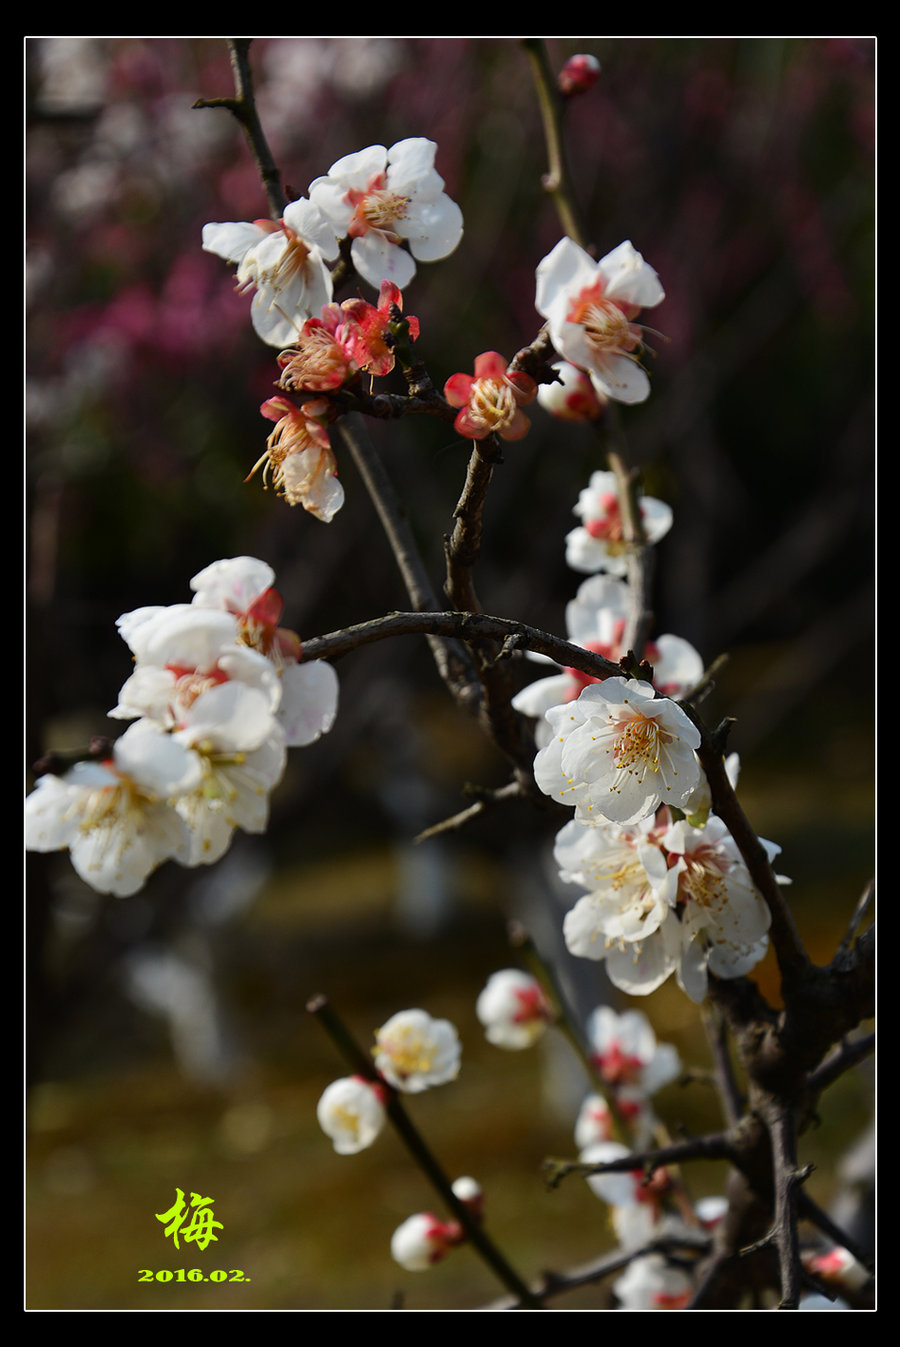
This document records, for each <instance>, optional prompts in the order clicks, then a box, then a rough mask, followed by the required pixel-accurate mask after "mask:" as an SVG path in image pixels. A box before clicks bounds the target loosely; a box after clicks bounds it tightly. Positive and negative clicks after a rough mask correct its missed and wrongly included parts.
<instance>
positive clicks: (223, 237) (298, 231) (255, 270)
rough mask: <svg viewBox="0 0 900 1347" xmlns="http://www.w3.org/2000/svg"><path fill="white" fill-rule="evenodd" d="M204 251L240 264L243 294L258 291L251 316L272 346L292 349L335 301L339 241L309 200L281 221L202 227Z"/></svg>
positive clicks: (259, 333)
mask: <svg viewBox="0 0 900 1347" xmlns="http://www.w3.org/2000/svg"><path fill="white" fill-rule="evenodd" d="M203 250H204V252H208V253H215V254H216V256H217V257H224V258H225V260H226V262H235V263H237V266H238V270H237V284H238V289H239V290H251V289H252V290H255V291H256V293H255V294H254V296H253V303H252V305H251V307H250V316H251V319H252V321H253V327H254V330H255V331H256V333H257V336H259V337H261V338H262V340H263V341H264V342H266V343H267V345H269V346H277V347H279V348H281V347H284V346H289V345H290V343H291V342H292V341H293V340H294V337H295V336H296V335H297V332H298V331H299V329H300V328H301V327H302V326H303V324H304V322H305V321H306V319H307V318H310V317H312V316H313V315H318V314H319V313H320V312H321V310H322V306H323V305H325V304H328V303H330V302H331V295H332V284H331V272H330V271H329V270H328V267H327V266H326V265H325V262H326V260H328V261H333V260H334V259H335V258H336V257H337V255H338V239H337V236H336V235H335V233H334V230H333V229H332V228H331V226H330V225H329V223H328V222H327V220H326V219H325V218H324V216H323V215H322V214H321V212H320V211H319V210H318V209H317V208H316V206H314V205H313V204H312V203H311V202H310V201H307V200H306V199H305V198H301V199H300V200H299V201H292V202H291V203H290V205H288V206H286V207H285V211H284V216H283V217H282V219H281V221H280V222H279V223H276V222H275V221H273V220H255V221H254V222H253V223H252V224H251V223H245V222H233V223H228V224H207V225H204V226H203Z"/></svg>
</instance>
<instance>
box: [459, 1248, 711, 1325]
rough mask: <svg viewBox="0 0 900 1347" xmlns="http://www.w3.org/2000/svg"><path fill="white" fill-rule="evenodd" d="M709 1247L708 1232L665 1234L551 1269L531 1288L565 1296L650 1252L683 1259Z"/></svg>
mask: <svg viewBox="0 0 900 1347" xmlns="http://www.w3.org/2000/svg"><path fill="white" fill-rule="evenodd" d="M708 1248H709V1236H708V1235H704V1234H697V1235H693V1234H688V1233H687V1231H685V1233H684V1234H683V1235H671V1236H669V1235H666V1236H663V1237H662V1238H660V1239H654V1240H651V1241H650V1243H649V1244H644V1245H642V1246H641V1247H640V1248H638V1249H616V1251H615V1252H614V1253H607V1254H603V1256H602V1257H600V1258H594V1259H592V1260H591V1261H590V1262H588V1263H582V1264H580V1265H579V1266H578V1267H573V1268H569V1269H568V1271H567V1272H553V1271H549V1270H548V1271H546V1272H544V1273H543V1275H542V1276H541V1278H540V1280H539V1281H536V1282H534V1283H533V1285H532V1288H531V1290H532V1293H533V1294H534V1295H536V1296H540V1298H541V1300H551V1299H553V1298H555V1297H556V1296H561V1295H565V1294H566V1292H567V1291H577V1290H578V1288H579V1287H580V1286H590V1285H592V1284H593V1283H594V1282H599V1281H603V1279H604V1278H605V1277H611V1276H612V1274H613V1273H614V1272H619V1271H620V1270H621V1269H622V1268H624V1267H628V1265H629V1263H633V1262H635V1260H636V1259H638V1258H648V1257H649V1256H650V1255H651V1254H663V1255H664V1256H667V1257H673V1258H678V1257H681V1258H683V1257H684V1256H685V1255H687V1256H689V1257H696V1255H698V1254H702V1253H704V1252H705V1251H706V1249H708ZM481 1308H482V1309H483V1310H509V1309H514V1308H515V1305H514V1304H513V1303H512V1302H510V1301H509V1300H494V1301H492V1302H491V1303H490V1304H489V1305H482V1306H481Z"/></svg>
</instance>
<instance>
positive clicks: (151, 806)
mask: <svg viewBox="0 0 900 1347" xmlns="http://www.w3.org/2000/svg"><path fill="white" fill-rule="evenodd" d="M202 775H203V764H202V760H201V759H200V757H199V756H198V754H196V753H194V752H192V751H191V750H190V749H189V748H187V747H185V745H184V744H181V743H178V742H177V741H176V739H175V738H173V736H172V735H170V734H167V733H166V732H165V731H164V730H163V729H162V728H161V727H160V726H159V725H157V724H155V723H154V722H153V721H149V720H138V721H136V722H135V724H134V725H131V726H129V728H128V729H127V730H126V731H125V733H124V734H123V735H122V737H121V738H120V739H119V740H117V742H116V743H115V744H114V745H113V749H112V755H111V757H110V758H109V759H108V760H107V761H105V762H98V761H92V762H79V763H77V764H76V765H75V766H74V767H73V768H72V769H71V770H70V771H69V772H67V773H66V774H65V776H62V777H59V776H52V775H46V776H42V777H40V779H39V780H38V781H37V783H36V785H35V789H34V790H33V791H32V793H31V794H30V795H29V797H28V799H27V800H26V802H25V845H26V847H27V848H28V850H29V851H60V850H62V849H63V848H65V847H68V848H69V854H70V856H71V859H72V864H73V865H74V867H75V869H76V870H77V872H78V874H79V875H80V876H81V878H82V879H83V880H84V881H85V882H86V883H87V884H90V886H91V888H93V889H96V890H97V891H98V892H99V893H112V894H115V895H116V896H117V897H120V898H124V897H127V896H129V895H130V894H133V893H136V892H137V891H138V889H140V888H141V887H142V886H143V884H144V883H145V881H146V879H147V877H148V876H149V875H150V874H151V872H152V871H153V870H155V869H156V868H157V866H158V865H160V864H161V863H162V862H163V861H165V860H169V859H176V860H179V861H181V862H182V864H186V863H187V857H188V855H189V851H190V834H189V830H188V828H187V826H186V825H185V823H184V822H183V820H182V819H181V817H180V816H179V814H178V813H177V812H176V810H175V808H174V807H173V803H174V802H175V801H177V799H178V798H179V797H180V796H183V795H184V794H185V793H187V792H189V791H192V790H194V789H195V788H196V787H197V786H198V785H199V783H200V781H201V779H202Z"/></svg>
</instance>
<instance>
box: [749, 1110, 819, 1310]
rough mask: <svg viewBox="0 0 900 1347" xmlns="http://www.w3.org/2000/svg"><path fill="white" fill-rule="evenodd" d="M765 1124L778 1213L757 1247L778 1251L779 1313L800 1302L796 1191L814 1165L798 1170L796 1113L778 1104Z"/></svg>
mask: <svg viewBox="0 0 900 1347" xmlns="http://www.w3.org/2000/svg"><path fill="white" fill-rule="evenodd" d="M767 1113H768V1116H767V1118H766V1125H767V1128H768V1132H769V1138H770V1141H771V1144H772V1181H773V1185H774V1190H775V1193H774V1197H775V1211H774V1217H773V1222H772V1229H771V1230H770V1232H769V1234H768V1235H767V1236H766V1237H765V1238H764V1239H763V1240H761V1241H759V1242H758V1243H757V1244H756V1245H754V1246H753V1247H754V1248H760V1247H763V1245H765V1244H766V1243H769V1242H771V1243H773V1244H774V1245H775V1247H776V1249H777V1250H778V1267H779V1271H780V1274H781V1303H780V1304H779V1306H778V1308H779V1309H780V1310H795V1309H796V1308H797V1305H798V1304H799V1301H800V1290H801V1287H802V1284H803V1267H802V1264H801V1262H800V1240H799V1237H798V1234H797V1189H798V1187H799V1185H800V1184H801V1183H803V1182H804V1180H805V1179H806V1178H808V1176H809V1174H810V1172H811V1170H812V1166H811V1165H807V1166H806V1167H805V1168H803V1169H799V1168H798V1165H797V1128H796V1124H795V1122H794V1116H793V1111H792V1109H790V1108H789V1107H788V1106H787V1105H782V1104H778V1105H776V1106H775V1107H773V1108H771V1109H769V1110H767Z"/></svg>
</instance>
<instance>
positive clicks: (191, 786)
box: [25, 557, 338, 897]
mask: <svg viewBox="0 0 900 1347" xmlns="http://www.w3.org/2000/svg"><path fill="white" fill-rule="evenodd" d="M274 578H275V577H274V572H273V571H272V570H271V568H270V567H269V566H268V565H267V564H266V563H265V562H263V561H259V560H257V559H256V558H254V557H234V558H231V559H229V560H224V561H218V562H214V563H213V564H212V565H211V566H208V567H207V568H206V569H205V570H203V571H201V572H200V573H199V574H198V575H195V576H194V578H193V580H192V581H191V588H192V590H193V591H194V597H193V602H192V603H190V604H175V605H172V606H169V607H146V608H139V609H137V610H135V611H134V612H130V613H125V614H124V615H123V616H122V617H120V618H119V620H118V623H117V626H118V629H119V632H120V634H121V636H122V637H123V639H124V640H125V641H126V643H127V644H128V646H129V648H130V650H131V652H132V655H133V658H134V672H133V673H132V674H131V676H130V677H129V678H128V679H127V680H126V682H125V683H124V684H123V686H122V688H121V689H120V692H119V698H118V702H117V704H116V706H115V707H113V709H112V710H111V711H110V713H109V714H110V716H111V717H113V718H114V719H117V720H131V721H133V722H134V723H133V724H132V725H131V726H130V727H129V728H128V729H127V730H126V731H125V733H124V734H123V735H122V736H121V737H120V738H119V739H118V740H117V741H116V742H115V743H114V744H112V746H111V747H110V749H109V751H108V753H106V754H105V755H104V756H103V757H102V758H101V759H97V758H93V759H91V760H85V761H81V762H77V763H76V764H75V765H74V766H73V767H72V768H71V769H70V770H69V771H67V772H65V773H64V774H62V775H55V774H51V773H47V774H45V775H43V776H41V777H40V778H39V780H38V781H37V783H36V785H35V789H34V790H33V792H32V793H31V795H29V797H28V800H27V801H26V809H25V817H26V845H27V846H28V848H29V849H30V850H34V851H56V850H62V849H64V848H68V849H69V852H70V856H71V859H72V863H73V865H74V866H75V869H76V870H77V871H78V873H79V874H80V875H81V877H82V878H83V879H84V880H85V881H86V882H87V883H88V884H90V885H91V886H92V887H93V888H95V889H97V890H98V891H99V892H101V893H112V894H116V895H117V896H120V897H124V896H127V895H129V894H132V893H136V892H137V890H138V889H140V888H141V887H142V886H143V884H144V883H145V881H146V880H147V878H148V876H149V875H150V874H151V873H152V872H153V871H154V870H155V869H156V868H157V866H159V865H160V864H162V862H163V861H166V860H170V859H171V860H177V861H178V862H180V863H181V864H182V865H186V866H198V865H210V864H212V863H213V862H215V861H217V860H219V858H220V857H221V856H222V855H224V853H225V851H226V850H227V849H228V847H229V845H230V843H231V839H232V835H233V833H234V831H235V829H237V828H240V829H242V830H243V831H245V832H250V833H260V832H264V831H265V828H266V826H267V823H268V810H269V795H270V793H271V791H272V790H273V789H274V787H275V786H276V785H277V784H278V782H279V781H280V779H281V776H282V773H283V771H284V766H285V758H286V751H287V749H288V748H290V747H300V746H303V745H307V744H311V743H313V742H314V741H315V740H316V739H318V738H319V737H320V736H321V735H322V734H325V733H327V731H328V730H330V729H331V726H332V725H333V723H334V719H335V715H336V713H337V699H338V683H337V675H336V674H335V672H334V670H333V669H332V668H331V666H330V665H327V664H324V663H319V662H316V663H310V664H304V663H301V662H300V660H301V655H302V651H301V646H300V641H299V638H298V637H297V635H296V634H295V633H294V632H291V631H289V630H287V629H286V628H282V627H280V626H279V625H278V623H279V620H280V617H281V611H282V607H283V603H282V599H281V596H280V595H279V594H278V592H277V591H276V590H275V589H274V588H273V581H274Z"/></svg>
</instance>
